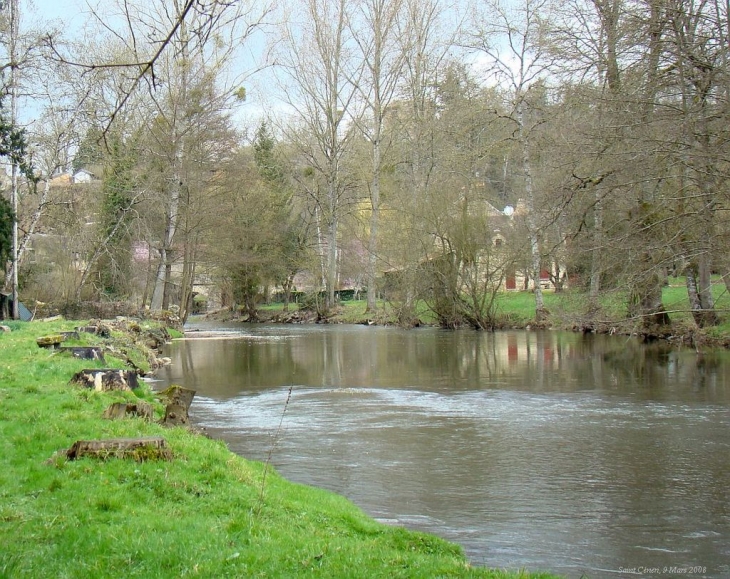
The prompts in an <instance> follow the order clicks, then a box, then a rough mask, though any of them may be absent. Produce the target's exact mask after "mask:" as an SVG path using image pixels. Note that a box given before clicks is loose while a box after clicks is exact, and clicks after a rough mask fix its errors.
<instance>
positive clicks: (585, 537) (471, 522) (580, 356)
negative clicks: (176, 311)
mask: <svg viewBox="0 0 730 579" xmlns="http://www.w3.org/2000/svg"><path fill="white" fill-rule="evenodd" d="M187 329H188V336H190V337H191V339H186V340H180V341H175V342H173V344H171V345H170V346H169V347H168V350H167V355H169V356H171V357H172V359H173V364H172V365H171V366H169V367H167V368H165V369H164V370H163V371H161V372H160V374H159V376H158V378H159V379H160V380H161V383H160V384H158V385H157V386H156V387H160V388H162V387H165V386H166V385H167V384H171V383H176V384H181V385H184V386H186V387H188V388H193V389H195V390H197V396H196V398H195V400H194V403H193V406H192V408H191V415H192V417H193V420H194V421H195V422H196V423H198V424H200V425H202V426H204V427H205V428H206V429H207V430H208V431H209V433H210V434H211V435H213V436H215V437H218V438H222V439H224V440H225V441H226V442H227V443H228V445H229V447H230V448H231V450H233V451H234V452H236V453H238V454H240V455H242V456H245V457H247V458H250V459H256V460H267V459H270V461H271V463H272V464H273V465H274V466H275V467H276V468H277V470H278V471H279V472H280V473H281V474H282V475H283V476H285V477H287V478H288V479H290V480H293V481H297V482H301V483H306V484H310V485H316V486H319V487H323V488H326V489H330V490H332V491H335V492H337V493H340V494H342V495H345V496H346V497H348V498H349V499H350V500H352V501H353V502H354V503H356V504H357V505H359V506H360V507H361V508H362V509H363V510H364V511H366V512H367V513H368V514H370V515H372V516H373V517H375V518H377V519H379V520H382V521H385V522H388V523H391V524H401V525H404V526H407V527H409V528H413V529H418V530H424V531H428V532H431V533H434V534H437V535H439V536H442V537H444V538H446V539H449V540H451V541H454V542H457V543H459V544H461V545H462V546H463V548H464V550H465V552H466V554H467V556H468V557H469V558H470V560H471V561H472V562H473V563H474V564H478V565H485V566H489V567H498V568H512V569H516V568H523V567H524V568H527V569H529V570H547V571H552V572H554V573H559V574H562V575H564V576H566V577H571V578H572V577H575V578H578V577H581V576H582V575H585V576H586V577H589V578H594V577H637V576H657V575H664V576H672V575H684V576H690V577H728V576H730V353H728V352H724V351H719V352H706V353H697V352H695V351H694V350H690V349H683V350H676V349H672V348H669V347H667V346H666V345H663V344H654V345H643V344H639V343H638V342H637V341H636V340H634V339H632V338H627V337H617V336H582V335H579V334H571V333H564V332H550V331H545V332H523V331H506V332H497V333H486V332H475V331H471V330H465V331H443V330H438V329H434V328H422V329H415V330H401V329H396V328H383V327H366V326H317V325H303V326H271V325H240V324H238V325H226V324H215V325H208V324H201V325H198V326H195V327H191V328H187Z"/></svg>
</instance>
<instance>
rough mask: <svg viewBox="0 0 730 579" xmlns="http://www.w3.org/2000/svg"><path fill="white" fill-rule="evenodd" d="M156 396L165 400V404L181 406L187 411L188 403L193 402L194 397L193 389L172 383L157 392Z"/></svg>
mask: <svg viewBox="0 0 730 579" xmlns="http://www.w3.org/2000/svg"><path fill="white" fill-rule="evenodd" d="M157 397H158V398H160V399H161V400H163V401H164V402H167V404H175V405H177V406H182V407H183V408H184V409H185V411H186V412H187V411H188V410H189V409H190V405H191V404H192V403H193V398H194V397H195V390H191V389H190V388H183V387H182V386H178V385H177V384H173V385H172V386H170V387H169V388H165V389H164V390H162V391H160V392H158V393H157Z"/></svg>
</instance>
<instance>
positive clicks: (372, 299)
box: [365, 129, 381, 313]
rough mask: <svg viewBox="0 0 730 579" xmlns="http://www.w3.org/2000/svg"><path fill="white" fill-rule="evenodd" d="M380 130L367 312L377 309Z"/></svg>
mask: <svg viewBox="0 0 730 579" xmlns="http://www.w3.org/2000/svg"><path fill="white" fill-rule="evenodd" d="M380 172H381V166H380V131H379V130H377V129H376V137H375V138H374V140H373V180H372V183H371V185H370V206H371V213H370V237H369V239H368V270H367V291H368V298H367V307H366V308H365V312H366V313H367V312H374V311H375V309H376V294H377V288H376V286H375V283H376V273H375V268H376V265H377V259H378V220H379V218H380Z"/></svg>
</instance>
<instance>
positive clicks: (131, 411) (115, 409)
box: [103, 402, 154, 421]
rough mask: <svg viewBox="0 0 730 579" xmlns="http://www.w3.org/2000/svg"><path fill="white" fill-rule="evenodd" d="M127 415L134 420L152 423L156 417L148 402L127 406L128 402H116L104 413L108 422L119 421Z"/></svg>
mask: <svg viewBox="0 0 730 579" xmlns="http://www.w3.org/2000/svg"><path fill="white" fill-rule="evenodd" d="M127 415H129V416H131V417H133V418H142V419H144V420H147V421H151V420H152V418H153V417H154V412H153V410H152V405H151V404H148V403H147V402H137V403H136V404H127V403H126V402H115V403H114V404H112V405H111V406H109V408H107V409H106V410H105V411H104V415H103V416H104V418H106V419H108V420H117V419H119V418H125V417H126V416H127Z"/></svg>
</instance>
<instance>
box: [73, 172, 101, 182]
mask: <svg viewBox="0 0 730 579" xmlns="http://www.w3.org/2000/svg"><path fill="white" fill-rule="evenodd" d="M92 181H96V175H94V174H93V173H92V172H91V171H87V170H86V169H79V170H78V171H76V172H75V173H74V174H73V175H72V176H71V182H72V183H91V182H92Z"/></svg>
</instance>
